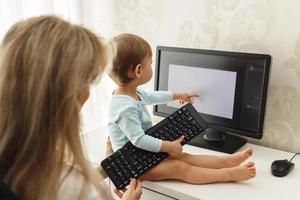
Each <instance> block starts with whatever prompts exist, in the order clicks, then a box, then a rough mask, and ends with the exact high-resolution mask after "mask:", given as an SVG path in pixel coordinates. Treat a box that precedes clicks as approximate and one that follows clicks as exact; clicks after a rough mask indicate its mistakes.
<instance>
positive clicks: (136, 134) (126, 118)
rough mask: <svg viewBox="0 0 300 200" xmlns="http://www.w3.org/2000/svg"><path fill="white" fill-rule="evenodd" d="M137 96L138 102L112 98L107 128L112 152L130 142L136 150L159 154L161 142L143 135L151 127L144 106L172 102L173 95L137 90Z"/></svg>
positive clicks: (163, 92) (164, 92)
mask: <svg viewBox="0 0 300 200" xmlns="http://www.w3.org/2000/svg"><path fill="white" fill-rule="evenodd" d="M137 95H138V96H139V98H140V101H137V100H135V99H134V98H132V97H130V96H128V95H113V96H112V100H111V105H110V113H109V120H108V128H109V135H110V138H111V142H112V148H113V151H117V150H118V149H120V148H121V147H123V146H124V145H125V144H126V143H127V142H128V141H130V142H131V143H132V144H133V145H134V146H136V147H138V148H141V149H145V150H147V151H152V152H159V150H160V148H161V145H162V140H160V139H157V138H154V137H151V136H148V135H146V134H145V131H146V130H147V129H149V128H150V127H152V121H151V118H150V115H149V112H148V110H147V108H146V105H151V104H160V103H166V102H169V101H172V99H173V94H172V92H169V91H154V92H145V91H143V90H141V89H138V90H137Z"/></svg>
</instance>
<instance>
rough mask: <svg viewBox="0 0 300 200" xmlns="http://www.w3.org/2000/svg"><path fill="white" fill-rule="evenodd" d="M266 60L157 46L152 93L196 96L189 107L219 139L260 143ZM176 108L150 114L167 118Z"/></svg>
mask: <svg viewBox="0 0 300 200" xmlns="http://www.w3.org/2000/svg"><path fill="white" fill-rule="evenodd" d="M270 61H271V58H270V56H269V55H264V54H250V53H241V52H225V51H215V50H201V49H188V48H176V47H162V46H159V47H157V56H156V74H155V90H167V91H173V92H195V93H197V94H198V95H199V97H196V98H193V105H194V107H195V108H196V109H197V111H198V112H199V113H200V114H201V116H202V117H203V119H204V120H205V121H206V122H207V124H208V127H209V129H210V130H208V131H213V132H216V131H219V133H218V134H219V135H220V133H222V134H221V137H222V138H224V137H225V134H224V133H234V134H238V135H243V136H248V137H251V138H256V139H259V138H261V137H262V132H263V123H264V113H265V105H266V95H267V85H268V78H269V70H270ZM180 106H181V105H180V104H179V103H178V102H176V101H173V102H170V103H167V104H162V105H157V106H155V107H154V114H155V115H159V116H167V115H169V114H171V113H173V112H174V111H176V110H177V109H178V108H179V107H180ZM220 131H221V132H220ZM210 136H212V134H210ZM208 137H209V135H208ZM227 137H228V136H227ZM212 140H218V139H216V138H212ZM192 143H193V142H192ZM228 145H229V144H228Z"/></svg>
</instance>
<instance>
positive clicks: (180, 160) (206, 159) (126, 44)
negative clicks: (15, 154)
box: [108, 34, 256, 184]
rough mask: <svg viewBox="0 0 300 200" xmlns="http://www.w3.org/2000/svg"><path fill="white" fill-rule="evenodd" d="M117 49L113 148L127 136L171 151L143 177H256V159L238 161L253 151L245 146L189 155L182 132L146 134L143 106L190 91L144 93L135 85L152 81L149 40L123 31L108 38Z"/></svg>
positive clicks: (186, 97) (183, 98)
mask: <svg viewBox="0 0 300 200" xmlns="http://www.w3.org/2000/svg"><path fill="white" fill-rule="evenodd" d="M112 44H113V46H114V47H115V48H116V49H115V57H114V61H113V66H112V68H111V69H110V72H109V74H110V76H111V78H112V79H113V80H114V81H115V82H116V83H117V85H118V86H117V88H116V90H115V91H114V94H113V96H112V102H111V107H110V115H109V124H108V127H109V134H110V138H111V142H112V148H113V150H114V151H117V150H118V149H120V148H122V147H123V146H124V145H125V144H126V143H127V142H128V141H130V142H131V143H132V144H133V145H135V146H136V147H138V148H141V149H144V150H147V151H152V152H166V153H168V154H169V155H170V156H169V157H168V158H166V159H164V160H163V161H162V162H161V163H160V164H158V165H157V166H155V167H154V168H152V169H150V170H149V171H148V172H146V173H145V174H144V175H143V176H141V179H142V180H167V179H176V180H181V181H185V182H188V183H193V184H205V183H213V182H229V181H245V180H248V179H251V178H254V177H255V175H256V169H255V166H254V162H247V163H245V164H242V163H243V162H244V161H245V160H246V159H248V158H249V157H250V156H251V155H252V149H249V148H248V149H245V150H244V151H242V152H238V153H235V154H232V155H227V156H209V155H191V154H188V153H184V152H182V145H181V141H182V140H183V139H184V136H181V137H180V138H179V139H177V140H175V141H164V140H160V139H158V138H154V137H151V136H149V135H146V134H145V130H147V129H149V128H150V127H152V122H151V118H150V115H149V113H148V111H147V108H146V105H150V104H159V103H165V102H168V101H173V100H179V101H180V103H185V102H189V103H190V102H191V101H192V98H194V97H197V94H194V93H172V92H169V91H156V92H145V91H143V90H141V89H139V88H138V86H140V85H143V84H145V83H147V82H148V81H150V80H151V77H152V67H151V64H152V50H151V47H150V45H149V44H148V42H147V41H145V40H144V39H143V38H141V37H139V36H137V35H133V34H121V35H119V36H117V37H115V38H114V39H113V40H112Z"/></svg>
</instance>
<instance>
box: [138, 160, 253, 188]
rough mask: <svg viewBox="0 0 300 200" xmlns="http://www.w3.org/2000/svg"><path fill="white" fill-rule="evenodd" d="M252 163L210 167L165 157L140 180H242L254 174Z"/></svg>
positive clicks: (198, 182) (203, 181) (202, 182)
mask: <svg viewBox="0 0 300 200" xmlns="http://www.w3.org/2000/svg"><path fill="white" fill-rule="evenodd" d="M255 173H256V172H255V167H254V163H248V164H247V165H240V166H237V167H232V168H224V169H210V168H202V167H197V166H193V165H190V164H188V163H185V162H183V161H180V160H175V159H165V160H164V161H162V162H161V163H160V164H159V165H157V166H156V167H154V168H152V169H151V170H149V171H148V172H147V173H146V174H144V175H143V176H142V177H141V179H142V180H152V181H157V180H167V179H176V180H181V181H185V182H188V183H193V184H205V183H214V182H227V181H243V180H248V179H250V178H253V177H254V176H255Z"/></svg>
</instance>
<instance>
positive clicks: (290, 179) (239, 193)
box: [144, 144, 300, 200]
mask: <svg viewBox="0 0 300 200" xmlns="http://www.w3.org/2000/svg"><path fill="white" fill-rule="evenodd" d="M247 146H250V147H252V148H253V150H254V154H253V156H252V157H251V158H250V159H249V160H253V161H254V162H255V164H256V170H257V175H256V177H255V178H254V179H251V180H249V181H244V182H235V183H213V184H206V185H192V184H187V183H182V182H178V181H157V182H150V181H147V182H144V187H145V188H148V189H150V190H153V191H156V192H159V193H162V194H165V195H167V196H170V197H173V198H175V199H184V200H198V199H203V200H217V199H222V200H235V199H237V200H248V199H249V200H282V199H300V193H299V192H300V191H299V188H300V156H299V157H295V158H294V159H293V162H294V163H295V167H294V169H293V170H292V171H291V172H290V173H289V174H288V175H287V176H286V177H282V178H278V177H274V176H273V175H272V174H271V172H270V166H271V163H272V162H273V161H274V160H277V159H290V158H291V157H292V156H293V155H294V154H292V153H288V152H284V151H278V150H275V149H270V148H266V147H262V146H257V145H253V144H247V145H245V146H244V147H243V148H245V147H247ZM184 151H185V152H189V153H192V154H208V155H222V154H223V153H220V152H216V151H211V150H207V149H202V148H198V147H193V146H190V145H185V146H184ZM223 155H225V154H223Z"/></svg>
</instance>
